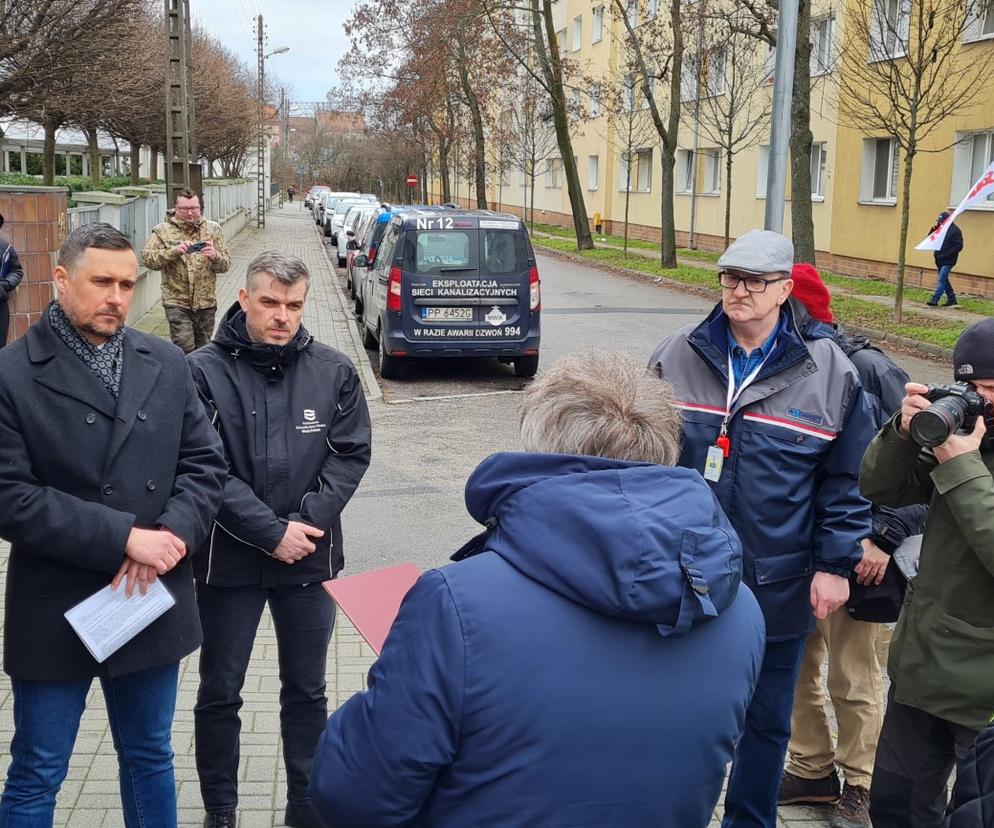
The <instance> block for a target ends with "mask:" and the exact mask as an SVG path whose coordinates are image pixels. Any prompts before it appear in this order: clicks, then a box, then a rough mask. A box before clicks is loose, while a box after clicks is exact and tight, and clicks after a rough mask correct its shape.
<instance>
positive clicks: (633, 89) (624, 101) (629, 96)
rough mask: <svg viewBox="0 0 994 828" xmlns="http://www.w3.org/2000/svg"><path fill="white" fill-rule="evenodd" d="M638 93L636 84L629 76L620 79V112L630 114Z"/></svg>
mask: <svg viewBox="0 0 994 828" xmlns="http://www.w3.org/2000/svg"><path fill="white" fill-rule="evenodd" d="M637 92H638V84H637V83H636V82H635V78H633V77H632V76H631V75H626V76H625V77H624V78H622V79H621V111H622V112H624V113H626V114H627V113H629V112H632V111H633V110H634V109H635V95H636V93H637Z"/></svg>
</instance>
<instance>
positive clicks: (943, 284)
mask: <svg viewBox="0 0 994 828" xmlns="http://www.w3.org/2000/svg"><path fill="white" fill-rule="evenodd" d="M947 218H949V213H947V212H946V211H945V210H943V211H942V212H941V213H939V217H938V218H937V219H936V220H935V224H934V225H933V227H932V229H931V230H929V231H928V232H929V234H932V233H934V232H935V231H936V230H937V229H938V228H939V226H940V225H941V224H942V222H944V221H945V220H946V219H947ZM962 249H963V231H962V230H960V229H959V227H957V226H956V224H955V222H950V223H949V229H948V230H946V237H945V238H944V239H943V240H942V247H940V248H939V249H938V250H936V251H935V253H934V254H933V256H934V258H935V269H936V271H938V276H937V278H936V283H935V293H933V294H932V298H931V299H929V300H928V302H927V303H926V304H929V305H931V306H932V307H933V308H934V307H935V306H936V305H938V304H939V300H940V299H941V298H942V294H945V295H946V301H945V302H944V303H943V305H942V307H944V308H952V307H955V306H956V305H957V302H956V291H955V290H953V283H952V282H951V281H950V280H949V274H950V273H951V272H952V269H953V268H954V267H956V262H957V261H958V260H959V254H960V251H961V250H962Z"/></svg>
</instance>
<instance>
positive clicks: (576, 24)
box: [571, 15, 583, 52]
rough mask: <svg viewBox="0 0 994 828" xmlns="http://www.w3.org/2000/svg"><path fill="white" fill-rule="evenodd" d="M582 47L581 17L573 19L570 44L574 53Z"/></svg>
mask: <svg viewBox="0 0 994 828" xmlns="http://www.w3.org/2000/svg"><path fill="white" fill-rule="evenodd" d="M582 45H583V17H582V15H581V16H579V17H574V18H573V40H572V43H571V46H572V49H573V51H574V52H579V51H580V47H581V46H582Z"/></svg>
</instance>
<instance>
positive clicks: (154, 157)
mask: <svg viewBox="0 0 994 828" xmlns="http://www.w3.org/2000/svg"><path fill="white" fill-rule="evenodd" d="M149 151H150V153H151V155H150V158H149V164H148V177H149V180H150V181H155V180H157V179H158V177H159V150H158V149H157V148H156V147H149Z"/></svg>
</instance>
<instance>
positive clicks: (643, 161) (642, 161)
mask: <svg viewBox="0 0 994 828" xmlns="http://www.w3.org/2000/svg"><path fill="white" fill-rule="evenodd" d="M636 156H637V158H638V167H639V169H638V190H639V192H640V193H650V192H652V150H651V149H644V150H639V151H638V152H637V153H636Z"/></svg>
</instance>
